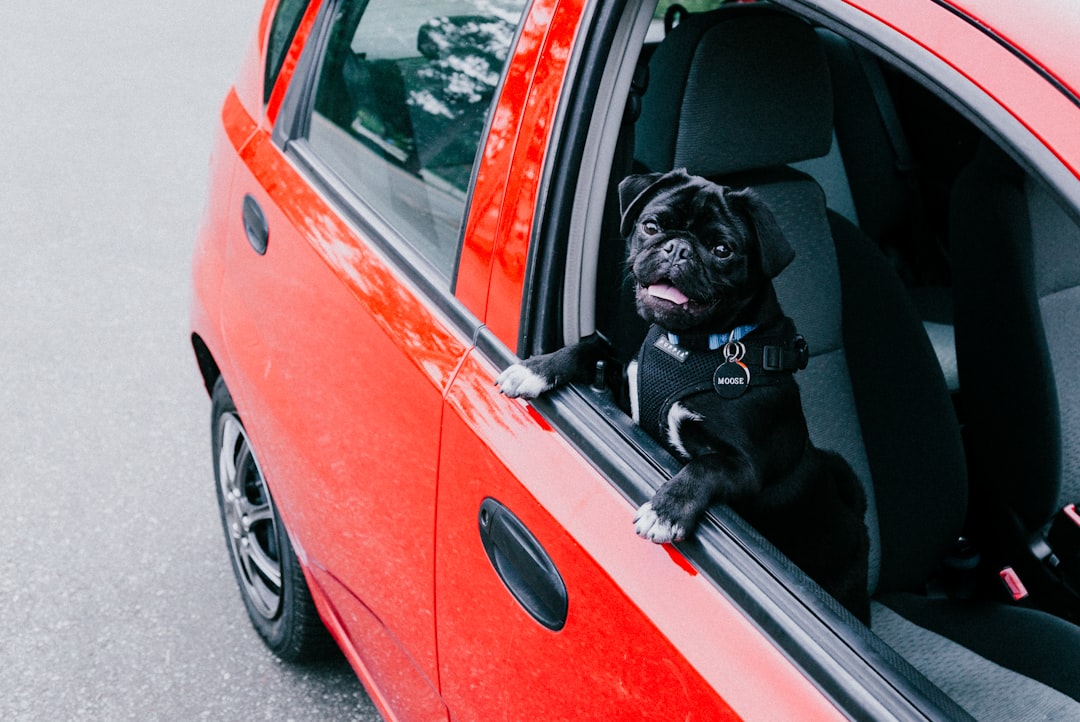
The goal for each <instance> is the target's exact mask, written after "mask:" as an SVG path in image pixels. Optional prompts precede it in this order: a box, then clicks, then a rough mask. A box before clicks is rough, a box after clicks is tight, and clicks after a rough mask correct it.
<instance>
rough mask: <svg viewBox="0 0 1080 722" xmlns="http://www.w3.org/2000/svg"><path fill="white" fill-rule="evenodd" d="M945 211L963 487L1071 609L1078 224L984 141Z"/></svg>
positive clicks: (1029, 572)
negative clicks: (951, 260) (967, 479)
mask: <svg viewBox="0 0 1080 722" xmlns="http://www.w3.org/2000/svg"><path fill="white" fill-rule="evenodd" d="M951 222H952V231H951V233H952V235H953V236H954V242H953V246H954V254H955V256H956V261H957V263H956V265H957V269H956V283H955V289H954V292H955V296H956V313H957V321H958V326H957V360H958V365H959V369H960V373H961V377H960V378H961V383H962V390H963V394H964V403H965V408H966V409H967V411H968V415H969V417H970V420H969V421H968V423H967V429H966V435H967V439H968V442H969V456H970V458H971V466H972V478H973V479H974V480H975V481H976V482H977V483H976V484H975V485H974V486H973V491H975V492H984V493H981V494H976V499H975V500H976V501H977V502H979V504H980V508H981V509H985V510H986V511H987V512H988V513H989V516H990V518H991V519H992V520H993V521H994V524H995V527H996V529H995V530H996V531H998V534H997V535H989V534H988V535H987V540H988V541H995V540H999V539H1000V540H1004V543H1003V544H1000V545H999V546H998V549H997V551H999V552H1000V553H1001V554H1002V555H1003V559H1004V560H1005V561H1008V562H1010V563H1012V564H1016V565H1017V568H1018V570H1019V571H1020V573H1021V578H1022V579H1024V580H1025V581H1026V582H1027V584H1029V585H1030V586H1031V587H1032V590H1031V591H1032V593H1033V596H1035V597H1036V599H1037V600H1039V601H1044V602H1046V603H1047V605H1048V606H1049V607H1050V608H1054V609H1057V610H1059V611H1062V612H1065V613H1070V614H1072V615H1073V616H1074V618H1075V617H1076V616H1077V615H1078V614H1080V596H1077V592H1078V591H1080V526H1078V523H1077V521H1074V520H1073V519H1074V517H1073V516H1072V515H1070V514H1069V513H1067V512H1065V511H1063V510H1064V508H1065V507H1066V506H1068V505H1070V504H1074V503H1077V502H1080V353H1078V352H1080V330H1078V326H1077V322H1076V319H1077V310H1078V309H1080V227H1078V226H1077V224H1076V221H1075V220H1074V219H1072V218H1070V217H1069V216H1068V215H1067V214H1066V213H1065V212H1064V210H1062V207H1061V206H1060V205H1059V204H1058V203H1057V202H1056V201H1055V200H1054V198H1053V197H1052V196H1051V195H1050V193H1049V192H1048V191H1047V190H1046V189H1045V188H1043V187H1042V186H1041V185H1040V184H1039V183H1038V182H1036V180H1035V179H1034V178H1033V177H1032V176H1031V175H1029V174H1027V173H1025V172H1024V171H1023V170H1022V169H1021V168H1020V167H1019V166H1017V165H1016V163H1014V162H1013V161H1012V160H1010V159H1009V158H1008V157H1007V156H1006V155H1005V153H1004V152H1003V151H1001V150H1000V149H999V148H998V147H997V146H995V145H993V144H992V143H991V142H989V141H985V142H984V143H983V145H982V146H981V147H980V149H979V152H978V154H977V155H976V157H975V159H974V160H973V161H972V163H971V164H970V165H969V166H968V168H966V169H965V170H964V171H963V173H961V175H960V177H959V178H958V179H957V182H956V184H955V186H954V189H953V208H952V218H951ZM1062 582H1063V583H1064V585H1062ZM1069 589H1071V591H1069Z"/></svg>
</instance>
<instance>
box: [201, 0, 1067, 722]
mask: <svg viewBox="0 0 1080 722" xmlns="http://www.w3.org/2000/svg"><path fill="white" fill-rule="evenodd" d="M1078 8H1080V6H1078V5H1076V4H1075V3H1073V2H1068V1H1066V0H1058V1H1057V2H1053V1H1052V0H1048V1H1047V2H1043V3H1026V4H1022V6H1017V5H1016V4H1015V3H1009V2H1005V0H777V1H776V2H770V3H755V2H751V3H746V2H739V3H726V4H720V3H719V2H711V3H710V2H696V3H686V6H685V7H684V6H682V5H676V4H669V3H667V2H666V1H663V2H661V3H660V6H659V7H657V6H656V5H655V2H637V1H635V0H610V1H609V0H594V1H593V2H585V1H584V0H532V1H531V2H527V1H526V0H434V1H429V0H425V1H424V2H420V1H418V0H366V1H361V0H268V2H267V3H266V7H265V10H264V11H263V13H262V18H261V22H260V24H259V27H258V31H257V33H256V35H255V38H254V41H253V43H252V45H251V47H250V49H249V51H248V53H247V55H246V60H245V62H244V64H243V66H242V69H241V71H240V73H239V75H238V78H237V80H236V83H235V85H234V87H233V88H232V90H231V91H230V92H229V94H228V97H227V98H226V100H225V104H224V108H223V110H222V114H221V126H220V128H219V132H218V138H217V145H216V150H215V152H214V155H213V160H212V172H211V180H210V189H209V195H208V201H207V206H206V210H205V215H204V218H203V222H202V226H201V231H200V235H199V239H198V243H197V246H196V249H195V253H194V262H193V264H194V294H193V295H194V297H193V303H192V329H193V331H192V336H191V339H192V343H193V346H194V350H195V356H196V358H197V360H198V364H199V368H200V369H201V371H202V375H203V378H204V379H205V383H206V389H207V391H209V392H210V394H211V398H212V434H213V436H212V438H213V453H214V468H215V473H216V478H217V491H218V499H219V502H220V506H221V516H222V521H223V524H224V527H225V534H226V538H227V542H228V549H229V552H230V555H231V560H232V564H233V568H234V571H235V573H236V577H237V580H238V582H239V587H240V591H241V596H242V598H243V600H244V603H245V605H246V608H247V611H248V614H249V616H250V618H251V620H252V622H253V624H254V626H255V628H256V630H257V631H258V632H259V634H260V635H261V636H262V638H263V639H264V640H265V641H266V643H267V644H268V646H269V647H270V648H271V649H272V650H273V651H274V652H275V653H276V654H277V655H279V656H280V657H281V658H283V659H285V660H300V659H305V658H309V657H311V656H313V655H316V654H318V653H319V652H320V651H324V650H325V649H326V647H327V644H328V643H331V644H332V643H333V642H336V643H337V644H338V645H339V646H340V647H341V648H342V649H343V650H344V652H345V654H346V656H347V657H348V659H349V661H350V663H351V664H352V665H353V667H354V668H355V670H356V672H357V674H358V675H359V676H360V678H361V679H362V680H363V681H364V683H365V685H366V686H367V688H368V690H369V691H370V693H371V696H372V698H373V699H374V700H375V702H376V704H377V705H378V707H379V708H380V710H381V711H382V713H383V714H384V715H385V716H386V717H387V718H388V719H418V720H441V719H458V720H474V719H475V720H486V719H493V718H496V717H498V718H506V719H514V720H536V719H544V720H564V719H565V720H571V719H573V720H578V719H627V720H640V719H736V718H745V719H760V720H778V719H782V720H794V719H799V720H803V719H841V718H845V717H851V718H858V719H892V718H898V719H924V718H929V719H964V718H967V717H969V716H970V717H974V718H978V719H1009V720H1014V719H1021V718H1024V719H1036V718H1038V719H1077V718H1080V629H1078V628H1077V627H1076V626H1075V623H1074V621H1073V620H1075V619H1076V618H1077V617H1078V615H1080V596H1078V592H1080V514H1078V513H1077V511H1076V509H1075V507H1074V506H1073V504H1074V503H1075V502H1077V501H1080V323H1077V318H1078V311H1080V225H1078V223H1080V132H1078V129H1080V43H1077V42H1076V39H1077V38H1080V9H1078ZM681 167H685V168H687V169H688V170H689V171H690V172H691V173H695V174H697V175H703V176H707V177H709V178H711V179H714V180H716V181H717V182H720V183H723V184H725V185H729V186H735V187H750V188H753V189H754V190H755V191H757V192H758V194H759V195H760V196H761V197H763V198H764V199H765V200H766V201H767V202H768V203H769V204H770V206H771V207H772V208H773V210H774V212H775V213H776V216H777V219H778V220H779V222H780V225H781V227H782V228H783V231H784V233H785V235H786V236H787V238H788V239H789V241H790V242H791V244H792V245H793V246H794V247H795V249H796V257H795V261H794V262H793V263H792V264H791V266H789V267H788V268H787V269H786V270H785V271H784V272H783V273H782V274H781V275H780V276H779V277H778V278H777V279H776V286H777V292H778V294H779V296H780V300H781V302H782V303H783V306H784V310H785V312H786V313H787V314H788V315H789V316H791V317H792V318H794V319H795V321H796V323H797V324H798V326H799V329H800V332H801V333H803V334H804V335H805V337H806V339H807V341H808V343H809V346H810V352H811V358H810V361H809V366H808V367H807V368H806V370H805V371H800V372H799V373H798V375H797V376H796V379H797V381H798V383H799V386H800V388H801V391H802V398H803V405H804V408H805V413H806V416H807V420H808V424H809V428H810V436H811V439H812V440H813V442H814V443H815V444H816V445H818V446H820V447H822V448H827V449H833V450H835V451H837V452H839V453H841V454H842V455H843V456H844V457H845V458H846V459H847V461H848V462H849V463H850V464H851V466H852V467H853V469H854V470H855V472H856V474H857V475H858V476H859V478H860V481H862V482H863V484H864V486H865V488H866V491H867V496H868V498H869V501H870V503H869V510H868V512H867V517H866V523H867V529H868V531H869V534H870V540H871V543H870V548H871V553H870V562H869V579H870V591H871V593H872V595H873V600H874V602H873V609H872V617H871V623H870V625H869V626H866V625H864V624H863V623H861V622H859V621H858V620H856V619H855V618H854V617H852V616H851V615H850V614H848V613H847V612H846V611H845V610H844V609H843V608H842V607H840V606H839V605H838V604H836V603H835V601H834V600H832V599H831V598H830V597H829V596H828V595H827V594H826V593H825V592H824V591H823V590H822V589H821V588H820V587H818V586H817V585H816V584H815V583H814V582H812V581H811V580H810V579H809V578H808V577H807V576H806V575H805V574H804V573H803V572H802V571H801V570H800V569H798V568H796V567H795V566H794V565H792V564H791V563H790V562H788V561H787V560H786V559H785V558H784V557H783V556H781V555H780V554H779V553H778V552H777V551H776V549H775V548H773V547H772V546H771V544H770V543H769V542H768V541H767V540H766V539H765V538H764V537H763V536H762V535H761V534H759V533H758V532H757V531H756V530H755V529H753V528H751V527H750V526H749V525H748V524H746V523H745V522H744V521H743V520H742V519H741V518H740V517H739V516H738V515H737V514H736V513H735V512H734V511H732V509H730V508H729V507H727V506H724V505H721V504H717V505H714V506H713V507H712V508H711V509H710V512H709V513H708V515H707V517H706V518H705V519H704V520H703V522H702V523H701V524H700V526H699V527H698V528H697V530H696V532H695V533H694V534H693V535H691V536H690V537H689V538H688V539H687V540H686V541H682V542H677V543H676V544H674V545H670V544H666V545H660V544H654V543H651V542H649V541H645V540H642V539H640V538H638V537H637V536H636V535H635V533H634V526H633V522H632V518H633V513H634V510H635V509H636V508H637V507H638V506H639V505H640V504H641V503H643V502H644V501H646V500H647V499H648V498H649V497H650V496H651V494H652V493H653V491H654V490H655V489H656V488H657V487H658V486H659V485H660V484H662V483H663V482H664V480H665V479H666V478H668V477H669V476H670V475H671V474H672V473H673V472H674V471H676V470H677V469H678V468H679V462H677V461H676V460H675V459H674V458H673V457H672V456H670V455H669V454H668V453H667V452H665V451H664V450H663V448H662V447H661V446H660V445H659V444H658V443H657V442H656V441H655V440H654V439H653V438H652V437H651V436H650V435H649V434H647V433H645V431H644V430H643V429H642V428H640V427H638V426H636V425H635V424H634V423H633V422H632V421H631V420H630V418H629V417H628V416H627V413H626V400H625V398H624V394H623V391H622V389H623V386H622V383H621V381H620V379H621V376H622V374H621V369H622V367H623V365H624V364H626V363H627V361H628V360H629V359H631V358H633V356H634V354H635V349H636V348H637V346H638V344H640V342H641V338H642V334H643V329H642V328H641V326H640V323H639V322H638V319H637V317H636V314H635V313H634V309H633V304H632V299H631V293H630V291H631V289H629V288H628V287H627V283H626V272H625V270H624V261H625V255H624V254H625V249H624V240H623V237H622V235H621V234H620V233H619V218H618V209H617V201H616V200H615V195H616V194H615V188H616V186H617V184H618V182H619V181H620V180H621V179H622V178H624V177H625V176H627V175H631V174H634V173H638V172H643V171H650V172H659V171H667V170H672V169H674V168H681ZM592 334H599V335H600V336H601V337H602V338H603V339H604V340H605V341H606V349H607V355H606V357H605V359H604V363H602V364H598V367H597V369H596V374H595V379H594V381H593V382H592V383H591V384H585V385H572V386H570V387H567V388H564V389H562V390H559V391H557V392H554V393H552V394H550V395H548V396H545V397H541V398H540V399H537V400H536V401H533V402H529V403H526V402H523V401H521V400H515V399H510V398H507V397H505V396H503V395H501V394H500V393H499V389H498V388H497V387H496V386H495V385H494V379H495V378H496V376H497V375H498V374H499V372H500V371H501V370H502V369H504V368H506V367H507V366H508V365H509V364H511V363H512V362H513V361H514V360H515V359H517V358H525V357H528V356H530V355H533V354H537V353H541V352H549V351H554V350H556V349H558V348H560V347H563V346H564V345H567V344H570V343H573V342H575V341H577V340H579V339H581V338H583V337H586V336H590V335H592ZM812 521H813V522H814V523H819V524H821V525H826V524H828V523H829V520H828V519H821V520H812ZM327 631H328V632H329V634H327ZM331 640H332V641H331Z"/></svg>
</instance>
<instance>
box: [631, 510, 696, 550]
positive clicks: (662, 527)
mask: <svg viewBox="0 0 1080 722" xmlns="http://www.w3.org/2000/svg"><path fill="white" fill-rule="evenodd" d="M634 531H635V532H637V535H638V536H639V537H641V538H642V539H648V540H649V541H652V542H656V543H657V544H667V543H668V542H673V541H681V540H683V539H685V538H686V530H685V529H684V528H683V527H682V525H680V524H673V523H672V522H669V521H666V520H664V519H661V518H660V515H659V514H657V513H656V512H655V511H654V510H653V506H652V502H648V501H647V502H645V503H644V504H642V505H641V508H639V509H638V510H637V514H635V515H634Z"/></svg>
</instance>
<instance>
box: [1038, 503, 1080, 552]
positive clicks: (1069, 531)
mask: <svg viewBox="0 0 1080 722" xmlns="http://www.w3.org/2000/svg"><path fill="white" fill-rule="evenodd" d="M1046 543H1047V544H1049V545H1050V549H1051V550H1052V551H1053V553H1054V556H1056V557H1057V558H1058V559H1060V560H1061V561H1063V562H1065V561H1071V560H1073V559H1074V558H1076V557H1077V556H1080V512H1078V511H1077V509H1076V504H1066V505H1065V506H1064V507H1063V508H1062V509H1061V511H1059V512H1058V513H1057V514H1055V515H1054V520H1053V521H1052V522H1051V523H1050V531H1049V532H1047V534H1046Z"/></svg>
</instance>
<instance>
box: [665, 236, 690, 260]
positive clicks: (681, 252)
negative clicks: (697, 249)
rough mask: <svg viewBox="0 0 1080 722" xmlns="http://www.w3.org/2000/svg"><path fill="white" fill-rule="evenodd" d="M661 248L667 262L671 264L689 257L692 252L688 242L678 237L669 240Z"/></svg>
mask: <svg viewBox="0 0 1080 722" xmlns="http://www.w3.org/2000/svg"><path fill="white" fill-rule="evenodd" d="M661 250H663V252H664V256H665V257H666V258H667V260H668V263H671V264H677V263H680V262H682V261H685V260H687V259H689V258H690V256H691V255H692V254H693V252H694V251H693V249H692V248H690V244H689V243H687V242H686V241H684V240H682V239H679V238H673V239H671V240H669V241H668V242H667V243H665V244H664V246H663V248H662V249H661Z"/></svg>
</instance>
